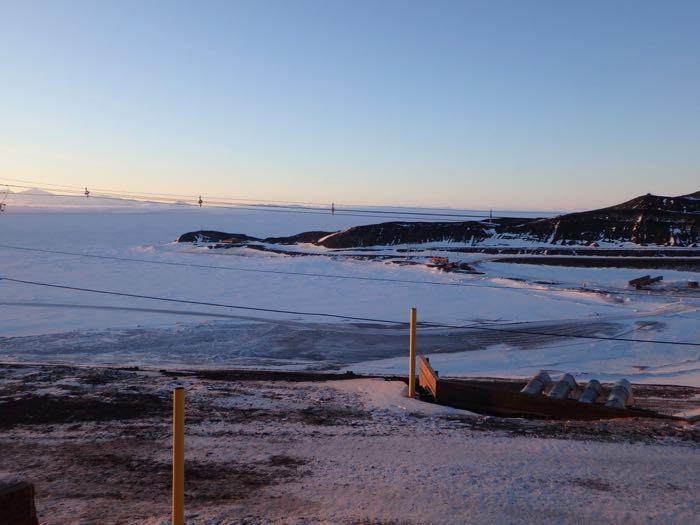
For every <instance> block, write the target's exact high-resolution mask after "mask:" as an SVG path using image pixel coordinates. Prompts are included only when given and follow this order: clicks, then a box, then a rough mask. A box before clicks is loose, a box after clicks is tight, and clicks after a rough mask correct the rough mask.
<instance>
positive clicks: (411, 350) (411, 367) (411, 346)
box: [408, 308, 416, 397]
mask: <svg viewBox="0 0 700 525" xmlns="http://www.w3.org/2000/svg"><path fill="white" fill-rule="evenodd" d="M410 319H411V322H410V328H409V336H408V397H415V395H416V309H415V308H411V315H410Z"/></svg>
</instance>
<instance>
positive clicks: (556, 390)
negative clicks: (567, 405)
mask: <svg viewBox="0 0 700 525" xmlns="http://www.w3.org/2000/svg"><path fill="white" fill-rule="evenodd" d="M574 388H576V380H575V379H574V376H572V375H571V374H564V375H563V376H561V379H560V380H559V381H557V383H556V384H555V385H554V387H553V388H552V390H550V392H549V394H548V395H549V397H553V398H555V399H568V397H569V394H570V393H571V391H572V390H573V389H574Z"/></svg>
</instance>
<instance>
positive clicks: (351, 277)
mask: <svg viewBox="0 0 700 525" xmlns="http://www.w3.org/2000/svg"><path fill="white" fill-rule="evenodd" d="M0 248H5V249H8V250H21V251H26V252H34V253H50V254H53V255H67V256H71V257H83V258H87V259H102V260H109V261H119V262H129V263H140V264H154V265H163V266H179V267H186V268H205V269H211V270H227V271H235V272H249V273H262V274H272V275H291V276H297V277H313V278H317V277H319V278H324V279H347V280H353V281H370V282H385V283H401V284H418V285H430V286H452V287H455V286H456V287H463V288H493V289H496V290H500V289H506V290H520V291H523V290H528V291H530V290H532V289H531V288H523V287H522V286H509V285H507V284H504V285H499V284H488V283H465V282H442V281H424V280H419V279H397V278H393V277H363V276H359V275H342V274H328V273H315V272H294V271H290V270H265V269H261V268H241V267H234V266H221V265H217V264H201V263H186V262H174V261H149V260H148V259H137V258H135V257H120V256H116V255H96V254H91V253H81V252H69V251H64V250H49V249H47V248H30V247H27V246H14V245H10V244H0ZM319 256H333V257H339V256H341V254H319ZM535 291H537V292H552V293H562V292H567V293H570V292H577V293H590V292H598V293H602V292H603V291H598V290H579V289H572V288H566V289H556V288H537V289H535ZM608 293H611V294H618V295H620V294H622V295H641V296H644V297H647V296H650V295H651V296H657V297H669V298H679V299H695V297H693V296H690V295H682V294H667V293H656V292H636V291H633V290H619V291H611V292H608Z"/></svg>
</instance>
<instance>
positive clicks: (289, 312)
mask: <svg viewBox="0 0 700 525" xmlns="http://www.w3.org/2000/svg"><path fill="white" fill-rule="evenodd" d="M0 281H8V282H13V283H18V284H28V285H33V286H43V287H48V288H57V289H62V290H71V291H78V292H88V293H95V294H103V295H112V296H119V297H133V298H136V299H148V300H154V301H167V302H172V303H181V304H196V305H200V306H213V307H219V308H232V309H238V310H250V311H255V312H268V313H279V314H286V315H309V316H316V317H326V318H334V319H346V320H350V321H368V322H374V323H383V324H392V325H396V326H408V324H409V323H407V322H405V321H393V320H388V319H377V318H372V317H356V316H350V315H342V314H331V313H326V312H303V311H295V310H282V309H276V308H260V307H254V306H244V305H232V304H224V303H212V302H207V301H192V300H186V299H172V298H169V297H158V296H152V295H141V294H132V293H125V292H115V291H111V290H97V289H94V288H83V287H78V286H68V285H61V284H54V283H44V282H39V281H29V280H25V279H14V278H11V277H3V276H0ZM417 324H418V325H419V326H429V327H439V328H457V329H459V328H464V329H466V330H482V331H489V332H500V333H511V334H523V335H538V336H546V337H559V338H565V339H591V340H599V341H621V342H632V343H654V344H664V345H678V346H700V342H693V341H669V340H659V339H651V340H649V339H635V338H631V337H606V336H598V335H583V334H561V333H557V332H546V331H541V330H535V331H533V330H518V329H512V328H507V329H506V328H496V327H493V326H490V327H487V326H483V325H470V326H468V327H466V328H465V327H461V326H454V325H447V324H439V323H417Z"/></svg>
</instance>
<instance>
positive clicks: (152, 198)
mask: <svg viewBox="0 0 700 525" xmlns="http://www.w3.org/2000/svg"><path fill="white" fill-rule="evenodd" d="M5 180H14V179H5ZM17 182H20V180H19V179H17ZM26 184H32V186H28V185H26ZM26 184H25V185H18V184H6V183H3V185H4V186H6V187H8V188H22V189H27V190H29V191H31V190H32V189H39V190H44V191H50V192H57V191H62V192H63V194H59V193H51V194H36V193H23V194H22V195H34V196H44V197H81V196H85V195H86V193H85V190H86V189H89V190H90V192H89V195H90V198H102V199H111V200H131V201H134V202H141V203H146V204H169V205H188V206H194V205H197V204H198V199H199V197H200V196H199V195H183V194H169V193H147V192H130V191H118V190H101V189H100V188H79V187H77V186H65V185H51V184H50V185H46V184H40V183H33V182H30V181H27V182H26ZM57 188H59V189H57ZM69 191H72V192H73V193H67V192H69ZM101 192H109V193H108V194H105V193H101ZM174 197H181V198H185V199H190V200H191V201H192V202H191V203H190V202H181V201H177V200H175V201H174V200H173V198H174ZM203 203H204V205H205V206H207V207H210V208H232V209H250V210H265V211H281V210H292V211H293V212H294V213H302V212H303V213H309V212H321V213H331V212H332V213H333V214H334V215H342V216H348V217H366V218H377V219H382V218H383V219H389V218H393V219H408V220H427V218H434V219H440V218H443V220H442V222H463V221H464V220H467V219H474V218H484V219H485V218H492V214H491V213H490V212H485V211H481V210H463V211H464V213H455V212H453V211H450V212H434V211H425V212H423V211H410V210H405V209H404V210H387V209H378V208H379V207H374V206H373V207H369V208H368V207H364V208H361V207H357V206H356V205H354V206H352V207H342V206H343V205H333V204H332V205H328V204H326V203H311V202H294V201H278V200H277V201H276V200H270V199H246V198H228V197H206V195H205V196H204V197H203ZM500 217H503V216H500Z"/></svg>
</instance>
